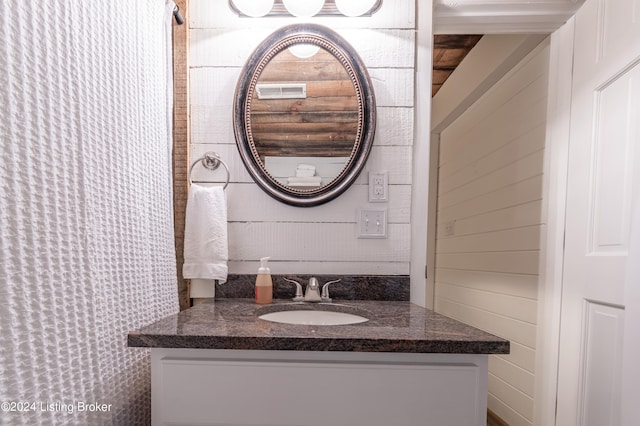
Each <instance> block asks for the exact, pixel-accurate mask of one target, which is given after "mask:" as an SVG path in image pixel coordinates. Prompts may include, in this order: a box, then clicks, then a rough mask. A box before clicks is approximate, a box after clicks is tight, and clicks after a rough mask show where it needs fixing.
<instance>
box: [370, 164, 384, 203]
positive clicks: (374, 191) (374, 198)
mask: <svg viewBox="0 0 640 426" xmlns="http://www.w3.org/2000/svg"><path fill="white" fill-rule="evenodd" d="M387 201H389V173H388V172H386V171H381V172H369V202H370V203H385V202H387Z"/></svg>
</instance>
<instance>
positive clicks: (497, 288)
mask: <svg viewBox="0 0 640 426" xmlns="http://www.w3.org/2000/svg"><path fill="white" fill-rule="evenodd" d="M435 280H436V281H437V282H438V283H442V284H452V285H457V286H464V287H467V288H471V289H476V290H480V291H484V292H488V293H496V294H503V295H509V296H514V297H524V298H527V299H532V300H537V298H538V276H537V275H522V274H505V273H497V272H480V271H461V270H459V269H447V268H438V269H437V270H436V277H435Z"/></svg>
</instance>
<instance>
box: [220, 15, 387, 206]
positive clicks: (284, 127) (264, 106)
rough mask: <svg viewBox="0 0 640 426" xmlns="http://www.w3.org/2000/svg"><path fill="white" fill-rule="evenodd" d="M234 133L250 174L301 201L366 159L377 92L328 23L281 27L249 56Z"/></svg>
mask: <svg viewBox="0 0 640 426" xmlns="http://www.w3.org/2000/svg"><path fill="white" fill-rule="evenodd" d="M234 105H235V109H234V116H233V118H234V123H233V124H234V133H235V136H236V143H237V146H238V150H239V152H240V156H241V157H242V160H243V162H244V164H245V166H246V167H247V170H248V171H249V173H250V174H251V176H252V177H253V179H254V181H255V182H256V183H257V184H258V185H259V186H260V187H261V188H262V189H263V190H264V191H265V192H267V193H268V194H269V195H271V196H272V197H274V198H276V199H277V200H279V201H282V202H285V203H288V204H291V205H294V206H300V207H309V206H314V205H318V204H322V203H325V202H327V201H329V200H331V199H333V198H335V197H337V196H338V195H340V194H341V193H342V192H344V191H345V190H346V189H347V188H348V187H349V186H350V185H351V184H352V183H353V182H354V181H355V179H356V178H357V176H358V174H359V173H360V171H361V170H362V168H363V167H364V164H365V162H366V160H367V157H368V155H369V152H370V150H371V146H372V144H373V137H374V133H375V118H376V114H375V98H374V95H373V87H372V85H371V81H370V79H369V75H368V73H367V71H366V68H365V66H364V64H363V63H362V59H360V57H359V55H358V54H357V53H356V52H355V51H354V50H353V48H352V47H351V46H350V45H349V44H348V43H347V42H346V41H345V40H344V39H342V38H341V37H340V36H339V35H338V34H336V33H335V32H333V31H332V30H330V29H329V28H326V27H322V26H320V25H315V24H299V25H298V24H294V25H290V26H287V27H283V28H281V29H279V30H277V31H276V32H274V33H273V34H272V35H270V36H269V37H268V38H267V39H265V40H264V41H263V42H262V43H261V44H260V45H259V46H258V47H257V48H256V50H255V51H254V52H253V53H252V55H251V56H250V57H249V59H248V60H247V63H246V65H245V67H244V68H243V71H242V73H241V75H240V78H239V80H238V84H237V86H236V95H235V100H234Z"/></svg>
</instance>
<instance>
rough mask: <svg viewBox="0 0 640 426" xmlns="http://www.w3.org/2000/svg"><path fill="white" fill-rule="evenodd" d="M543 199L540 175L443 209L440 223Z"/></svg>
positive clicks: (439, 216)
mask: <svg viewBox="0 0 640 426" xmlns="http://www.w3.org/2000/svg"><path fill="white" fill-rule="evenodd" d="M541 199H542V175H539V176H535V177H532V178H529V179H527V180H524V181H522V182H518V183H515V184H513V185H510V186H507V187H505V188H501V189H499V190H497V191H494V192H491V193H489V194H486V195H484V196H482V197H476V198H473V199H471V200H468V201H465V202H463V203H458V204H456V205H455V206H451V207H447V208H443V209H441V210H439V211H438V221H439V222H440V223H446V222H447V221H450V220H456V221H458V220H460V219H464V218H468V217H473V216H477V215H482V214H484V213H489V212H493V211H497V210H501V209H505V208H509V207H515V206H518V205H520V204H524V203H528V202H531V201H537V200H541Z"/></svg>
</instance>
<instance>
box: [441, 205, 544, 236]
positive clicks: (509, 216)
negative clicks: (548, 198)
mask: <svg viewBox="0 0 640 426" xmlns="http://www.w3.org/2000/svg"><path fill="white" fill-rule="evenodd" d="M541 211H542V201H541V200H535V201H529V202H525V203H523V204H518V205H516V206H512V207H505V208H502V209H499V210H494V211H490V212H487V213H482V214H478V215H476V216H471V217H467V218H461V219H454V220H453V222H454V225H453V226H454V232H455V235H457V236H462V235H470V234H476V233H482V232H491V231H499V230H503V229H513V228H520V227H525V226H531V225H539V224H540V223H541V222H542V218H541V215H542V213H541ZM438 219H439V221H438V224H437V230H436V234H437V236H438V238H439V239H440V238H442V239H443V238H446V237H445V235H446V234H447V232H446V229H445V228H446V227H447V224H448V221H446V220H445V219H446V218H438Z"/></svg>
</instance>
